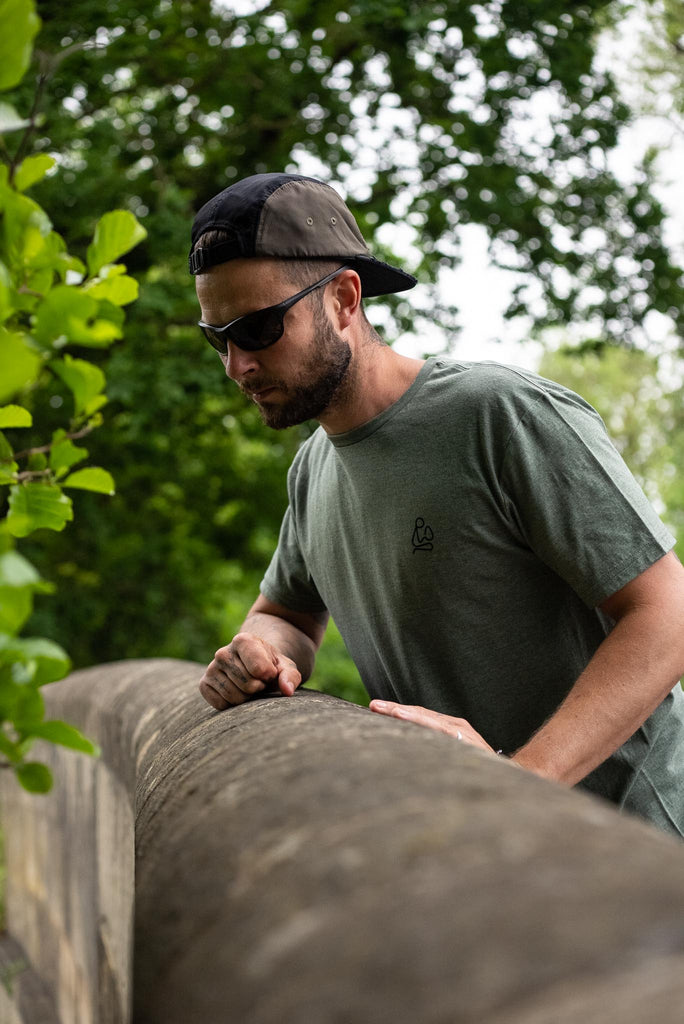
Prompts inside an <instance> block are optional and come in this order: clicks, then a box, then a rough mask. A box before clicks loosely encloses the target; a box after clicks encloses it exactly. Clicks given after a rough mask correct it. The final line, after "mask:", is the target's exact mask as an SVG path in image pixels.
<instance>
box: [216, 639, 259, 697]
mask: <svg viewBox="0 0 684 1024" xmlns="http://www.w3.org/2000/svg"><path fill="white" fill-rule="evenodd" d="M275 674H276V673H275V668H274V667H273V666H271V669H270V673H269V672H266V673H264V674H261V675H259V674H257V673H255V672H254V671H253V668H252V666H249V665H246V664H245V662H244V660H243V658H242V657H241V656H240V654H239V653H238V652H237V650H235V649H234V648H233V646H232V644H229V645H228V647H222V648H221V649H220V650H218V651H217V652H216V654H215V656H214V660H213V661H212V663H211V665H210V666H209V668H208V669H207V676H208V678H209V680H210V682H212V683H213V681H214V678H215V679H216V681H217V683H218V684H219V686H220V685H221V684H222V683H224V682H225V683H226V684H227V685H228V686H229V687H230V686H231V685H232V686H235V687H237V688H238V689H239V690H240V691H241V692H242V693H246V694H250V695H252V694H255V693H259V692H260V691H261V690H263V688H264V681H265V680H270V679H272V678H273V677H274V675H275Z"/></svg>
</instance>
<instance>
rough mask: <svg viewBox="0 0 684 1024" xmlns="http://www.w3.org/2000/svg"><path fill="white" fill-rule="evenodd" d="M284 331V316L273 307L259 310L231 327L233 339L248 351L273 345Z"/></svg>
mask: <svg viewBox="0 0 684 1024" xmlns="http://www.w3.org/2000/svg"><path fill="white" fill-rule="evenodd" d="M282 333H283V318H282V316H281V315H280V314H279V313H276V312H275V311H274V310H272V309H262V310H257V312H256V313H248V314H247V316H243V317H242V319H241V320H238V322H237V323H236V324H234V325H233V326H232V327H231V329H230V335H231V339H232V340H233V341H234V342H235V344H236V345H237V346H238V347H239V348H241V349H244V350H245V351H247V352H256V351H257V350H258V349H260V348H268V346H269V345H273V344H274V343H275V342H276V341H277V340H278V338H280V336H281V335H282Z"/></svg>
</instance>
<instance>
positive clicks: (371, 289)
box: [340, 256, 418, 299]
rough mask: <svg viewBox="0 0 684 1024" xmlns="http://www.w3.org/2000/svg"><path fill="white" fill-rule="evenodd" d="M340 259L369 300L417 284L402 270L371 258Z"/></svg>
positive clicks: (402, 290) (405, 289)
mask: <svg viewBox="0 0 684 1024" xmlns="http://www.w3.org/2000/svg"><path fill="white" fill-rule="evenodd" d="M340 258H341V259H343V260H344V262H345V263H346V264H347V266H348V267H351V268H352V270H355V271H356V273H357V274H358V275H359V277H360V278H361V287H362V293H363V297H364V298H367V299H370V298H373V296H375V295H391V294H392V293H393V292H405V291H407V290H408V289H409V288H413V287H414V285H416V284H418V281H417V280H416V278H415V277H413V275H412V274H407V273H406V272H405V271H404V270H397V268H396V267H390V265H389V263H383V262H382V260H376V259H375V257H373V256H353V257H350V256H347V257H344V256H343V257H340Z"/></svg>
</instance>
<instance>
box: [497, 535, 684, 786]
mask: <svg viewBox="0 0 684 1024" xmlns="http://www.w3.org/2000/svg"><path fill="white" fill-rule="evenodd" d="M601 608H602V610H603V611H604V612H605V613H606V614H607V615H609V616H610V617H611V618H612V619H614V620H615V622H616V625H615V628H614V629H613V631H612V632H611V633H610V634H609V635H608V636H607V637H606V639H605V640H604V641H603V643H602V644H601V645H600V647H599V648H598V650H597V651H596V653H595V654H594V656H593V658H592V659H591V661H590V662H589V664H588V665H587V667H586V668H585V670H584V672H582V674H581V676H580V677H579V679H578V680H577V682H576V683H575V685H574V686H573V688H572V689H571V690H570V692H569V694H568V695H567V697H566V698H565V700H564V701H563V703H562V704H561V706H560V707H559V708H558V710H557V711H556V712H555V714H554V715H552V716H551V718H550V719H549V720H548V721H547V722H546V723H545V724H544V725H543V726H542V727H541V729H539V730H538V732H536V733H535V734H534V736H533V737H532V738H531V739H530V740H529V741H528V742H527V743H526V744H525V745H524V746H523V747H521V748H520V750H518V751H517V753H516V754H514V755H513V760H514V761H516V762H517V763H518V764H519V765H521V766H522V767H523V768H527V769H529V770H530V771H533V772H535V773H536V774H537V775H542V776H544V777H546V778H549V779H555V780H556V781H558V782H563V783H565V784H566V785H570V786H572V785H574V784H575V783H576V782H579V781H580V779H583V778H584V777H585V776H586V775H588V774H589V772H591V771H593V770H594V768H596V767H597V766H598V765H599V764H601V762H602V761H605V759H606V758H607V757H609V756H610V755H611V754H612V753H613V752H614V751H615V750H617V748H618V747H620V746H621V745H622V744H623V743H624V742H625V740H627V739H628V738H629V737H630V736H631V735H632V734H633V733H634V732H636V730H637V729H638V728H639V726H640V725H641V724H642V723H643V722H644V721H645V720H646V719H647V718H648V716H649V715H650V714H651V712H652V711H654V709H655V708H656V707H657V706H658V704H660V703H661V701H663V700H664V699H665V697H666V696H667V694H668V693H669V692H670V690H671V689H672V687H673V686H674V685H675V684H676V682H677V681H678V679H679V678H680V677H681V676H682V674H684V568H683V567H682V565H681V563H680V562H679V560H678V559H677V558H676V556H675V555H674V554H673V553H672V552H670V554H668V555H665V556H664V557H663V558H661V559H660V560H659V561H657V562H655V563H654V564H653V565H652V566H650V568H648V569H646V570H645V572H643V573H641V574H640V575H639V576H637V577H636V579H634V580H632V581H631V582H630V583H628V584H627V585H626V586H625V587H623V588H622V589H621V590H619V591H618V592H617V593H616V594H613V596H612V597H610V598H608V600H606V601H604V603H603V604H602V605H601Z"/></svg>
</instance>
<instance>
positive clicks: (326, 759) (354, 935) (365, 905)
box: [0, 660, 684, 1024]
mask: <svg viewBox="0 0 684 1024" xmlns="http://www.w3.org/2000/svg"><path fill="white" fill-rule="evenodd" d="M200 675H201V667H200V666H198V665H194V664H191V663H188V662H178V661H169V660H150V661H130V662H121V663H117V664H112V665H104V666H101V667H97V668H93V669H89V670H87V671H83V672H77V673H74V674H73V675H72V676H70V677H69V679H67V680H64V681H62V682H60V683H56V684H54V685H53V686H51V687H49V688H47V699H48V702H49V706H50V713H51V715H52V716H54V717H57V716H59V717H63V718H66V719H68V720H70V721H73V722H75V723H77V724H79V725H80V726H81V727H82V728H83V729H84V730H85V731H86V732H87V734H88V735H89V736H91V737H92V738H94V739H96V740H97V741H98V742H99V743H100V745H101V747H102V757H101V759H100V760H99V761H96V760H93V759H90V758H87V757H85V756H82V755H78V754H74V753H73V752H70V751H65V750H60V749H51V748H43V749H41V750H40V754H41V756H44V757H45V758H46V759H49V760H50V763H51V764H52V766H53V769H54V771H55V774H56V779H57V782H56V785H55V789H54V791H53V792H52V793H51V794H50V795H48V796H46V797H30V796H28V795H24V794H22V793H20V791H19V790H18V788H17V787H16V785H14V784H10V783H9V780H6V779H3V780H2V787H3V789H2V807H3V810H2V813H3V824H4V829H5V833H6V857H7V872H8V880H7V927H8V933H7V934H6V935H5V937H4V939H3V940H2V941H1V942H0V970H2V969H3V965H4V970H5V972H7V965H8V964H14V965H15V970H17V971H18V964H19V962H20V961H22V960H23V961H24V963H25V968H24V969H23V970H21V971H19V972H18V973H17V975H16V978H15V981H14V985H13V993H12V995H11V996H9V995H8V994H7V993H6V992H5V990H4V989H2V988H0V1024H131V1022H133V1024H551V1022H553V1024H571V1022H572V1024H580V1022H581V1024H613V1022H614V1024H618V1022H619V1024H625V1022H627V1021H628V1022H629V1024H642V1022H643V1024H653V1022H654V1021H658V1022H659V1024H681V1021H682V1019H683V1013H684V1010H683V1007H684V850H683V848H682V846H681V844H680V843H679V842H678V841H677V840H674V839H671V838H670V837H668V836H666V835H664V834H662V835H661V834H660V833H659V832H656V831H655V830H654V829H652V828H651V827H649V826H647V825H646V824H643V823H641V822H639V821H637V820H635V819H629V818H627V817H625V816H621V815H619V814H618V813H617V812H616V811H615V810H613V809H612V808H611V807H609V806H608V805H606V804H603V803H601V802H599V801H598V800H596V799H594V798H591V797H589V796H586V795H581V794H579V793H576V792H571V791H567V790H565V789H562V788H561V787H557V786H554V785H551V784H549V783H545V782H543V781H541V780H539V779H537V778H535V777H533V776H531V775H529V774H527V773H525V772H523V771H522V770H519V769H517V768H516V767H514V766H513V765H511V764H510V763H508V762H506V761H505V760H504V759H503V758H495V757H492V756H488V755H485V754H483V753H480V752H478V751H475V750H474V749H472V748H469V747H466V746H464V745H462V744H459V743H456V742H454V741H453V739H451V738H449V737H446V736H442V735H440V734H437V733H433V732H429V731H427V730H423V729H420V728H418V727H416V726H412V725H410V724H407V723H402V722H397V721H393V720H390V719H387V718H381V717H379V716H374V715H372V714H371V713H369V712H367V711H365V710H363V709H361V708H357V707H355V706H354V705H350V704H347V703H345V702H343V701H339V700H336V699H335V698H332V697H327V696H323V695H321V694H318V693H315V692H300V693H298V694H297V695H295V697H292V698H281V697H273V698H267V699H262V700H258V701H255V702H252V703H250V704H248V705H244V706H242V707H240V708H237V709H234V710H231V711H229V712H224V713H216V712H213V711H212V710H211V709H210V708H208V707H207V706H206V705H205V704H204V703H203V702H202V700H201V698H200V697H199V695H198V693H197V689H196V686H197V680H198V679H199V676H200ZM19 966H20V965H19Z"/></svg>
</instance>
